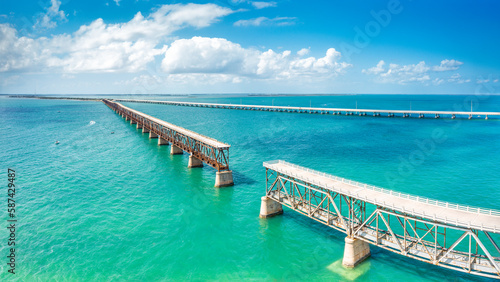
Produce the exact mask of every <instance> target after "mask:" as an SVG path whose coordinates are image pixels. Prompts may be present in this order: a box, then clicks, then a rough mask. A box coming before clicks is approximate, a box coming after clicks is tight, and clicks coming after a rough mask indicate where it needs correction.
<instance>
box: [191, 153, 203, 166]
mask: <svg viewBox="0 0 500 282" xmlns="http://www.w3.org/2000/svg"><path fill="white" fill-rule="evenodd" d="M188 167H189V168H192V167H203V162H202V161H201V160H199V159H198V158H196V157H193V155H191V156H189V162H188Z"/></svg>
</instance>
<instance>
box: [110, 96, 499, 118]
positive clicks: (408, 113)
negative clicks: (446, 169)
mask: <svg viewBox="0 0 500 282" xmlns="http://www.w3.org/2000/svg"><path fill="white" fill-rule="evenodd" d="M114 101H117V102H132V103H149V104H164V105H172V106H187V107H201V108H218V109H232V110H251V111H269V112H288V113H303V114H304V113H305V114H326V115H359V116H386V117H403V118H407V117H418V118H425V117H426V116H427V117H433V118H440V117H447V118H452V119H454V118H456V117H464V118H466V117H467V118H468V119H473V118H484V119H488V117H489V116H496V117H500V112H472V111H470V112H466V111H415V110H378V109H348V108H316V107H314V108H313V107H290V106H264V105H238V104H216V103H197V102H175V101H157V100H136V99H116V100H114Z"/></svg>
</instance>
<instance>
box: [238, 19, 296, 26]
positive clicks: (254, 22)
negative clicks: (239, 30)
mask: <svg viewBox="0 0 500 282" xmlns="http://www.w3.org/2000/svg"><path fill="white" fill-rule="evenodd" d="M296 20H297V18H295V17H276V18H273V19H270V18H267V17H258V18H255V19H249V20H239V21H237V22H235V23H234V26H270V25H277V26H285V25H293V24H295V21H296Z"/></svg>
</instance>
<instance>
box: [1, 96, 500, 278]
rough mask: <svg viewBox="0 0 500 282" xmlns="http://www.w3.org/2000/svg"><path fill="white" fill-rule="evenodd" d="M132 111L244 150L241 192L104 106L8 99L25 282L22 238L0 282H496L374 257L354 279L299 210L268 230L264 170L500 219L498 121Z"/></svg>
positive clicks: (4, 111) (5, 121)
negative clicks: (313, 174) (263, 214)
mask: <svg viewBox="0 0 500 282" xmlns="http://www.w3.org/2000/svg"><path fill="white" fill-rule="evenodd" d="M146 98H147V97H146ZM154 98H155V99H163V98H158V97H154ZM164 99H171V100H179V101H204V102H218V103H233V104H239V103H243V104H266V105H271V104H274V105H291V106H292V105H293V106H309V105H312V106H313V107H314V106H317V107H320V106H321V107H351V108H352V107H354V106H355V105H356V103H357V104H358V107H359V108H379V109H381V108H389V109H409V107H410V104H411V107H412V109H421V110H424V109H433V110H451V109H456V108H457V107H458V108H463V109H464V110H466V111H467V110H470V104H471V100H473V109H474V111H500V97H498V96H477V97H475V96H451V95H449V96H428V95H425V96H416V95H414V96H397V95H353V96H303V97H261V96H255V97H249V96H241V97H240V96H233V97H230V96H216V95H212V96H206V97H200V96H195V97H169V98H164ZM124 104H125V105H126V106H129V107H132V108H134V109H137V110H139V111H142V112H144V113H147V114H150V115H152V116H155V117H157V118H160V119H163V120H166V121H168V122H171V123H174V124H176V125H179V126H182V127H185V128H187V129H190V130H193V131H196V132H199V133H201V134H204V135H207V136H211V137H213V138H216V139H218V140H220V141H222V142H225V143H228V144H231V149H230V168H231V169H232V171H233V177H234V182H235V186H233V187H226V188H221V189H218V188H214V187H213V186H214V181H215V170H214V169H213V168H211V167H208V166H205V167H204V168H196V169H188V168H187V160H188V155H187V154H184V155H178V156H171V155H170V154H169V149H170V147H169V146H157V144H156V142H157V140H156V139H153V140H150V139H149V138H148V135H147V134H142V133H141V132H140V131H139V130H137V129H136V128H135V126H132V125H130V124H129V123H128V122H125V120H124V119H122V118H121V117H120V116H118V115H117V114H115V113H114V112H112V111H111V110H110V109H109V108H108V107H106V106H105V105H104V104H103V103H100V102H83V101H69V100H37V99H10V98H0V132H1V136H2V139H1V142H0V159H1V160H2V162H1V163H2V171H3V172H2V178H3V179H2V183H4V184H5V183H7V168H12V169H15V171H16V174H17V178H16V185H17V187H18V188H17V190H16V195H15V199H16V203H17V205H18V207H17V209H16V213H17V216H18V217H17V219H18V222H17V225H16V226H17V231H16V232H17V233H16V237H17V238H16V244H17V245H16V247H17V251H16V253H17V256H16V274H15V275H11V274H9V273H7V269H8V268H7V265H6V262H7V258H6V255H7V254H8V246H7V236H8V235H9V234H8V231H7V230H6V228H2V229H1V231H0V240H1V241H0V254H1V255H0V257H2V258H3V259H0V272H1V273H0V280H3V281H5V280H9V281H10V280H12V281H130V280H132V281H178V280H186V279H189V280H223V281H234V280H257V281H260V280H266V281H269V280H271V281H275V280H277V281H282V280H286V281H298V280H306V279H307V280H311V281H332V280H334V281H351V280H354V279H355V280H356V281H397V280H401V278H402V277H404V279H405V280H406V281H470V280H473V281H486V279H484V278H480V277H476V276H472V275H467V274H464V273H460V272H455V271H452V270H447V269H443V268H440V267H436V266H432V265H429V264H427V263H424V262H419V261H415V260H412V259H408V258H405V257H403V256H400V255H397V254H393V253H391V252H388V251H385V250H382V249H379V248H376V247H373V246H372V247H371V251H372V256H371V257H370V258H369V259H368V260H366V261H365V262H364V263H363V264H361V265H360V266H359V267H357V268H355V269H354V270H344V269H342V267H341V266H340V265H339V261H340V260H341V259H342V255H343V249H344V237H345V236H344V234H342V233H340V232H337V231H335V230H333V229H331V228H328V227H326V226H323V225H322V224H319V223H316V222H314V221H313V220H310V219H308V218H307V217H304V216H302V215H300V214H298V213H295V212H293V211H291V210H288V209H286V208H285V211H284V214H283V215H282V216H278V217H274V218H271V219H266V220H263V219H259V210H260V197H261V196H263V195H264V194H265V169H264V168H263V166H262V162H264V161H269V160H275V159H283V160H286V161H289V162H292V163H296V164H299V165H302V166H306V167H310V168H313V169H316V170H320V171H324V172H328V173H332V174H335V175H338V176H342V177H346V178H350V179H353V180H356V181H360V182H365V183H369V184H373V185H378V186H381V187H385V188H390V189H393V190H396V191H401V192H405V193H411V194H416V195H421V196H425V197H429V198H434V199H439V200H446V201H450V202H455V203H460V204H466V205H473V206H480V207H485V208H494V209H500V201H499V199H500V189H499V187H500V120H498V119H490V120H487V121H486V120H484V119H473V120H462V119H457V120H449V119H403V118H384V117H377V118H374V117H358V116H331V115H308V114H294V113H273V112H257V111H238V110H224V109H206V108H191V107H179V106H166V105H154V104H140V103H124ZM112 132H114V134H111V133H112ZM436 135H439V136H441V138H438V139H436V138H435V136H436ZM56 140H58V141H59V142H60V143H59V145H56V144H55V141H56ZM416 156H417V157H418V156H419V157H420V158H416ZM5 186H6V185H3V187H5ZM4 189H5V191H4V192H2V203H4V204H2V205H4V206H3V207H1V209H2V210H4V212H3V215H4V216H3V220H4V225H5V226H7V222H6V220H7V213H6V212H5V210H6V208H7V206H6V202H7V196H6V194H7V189H6V188H4Z"/></svg>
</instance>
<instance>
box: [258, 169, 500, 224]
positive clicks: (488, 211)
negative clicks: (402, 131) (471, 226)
mask: <svg viewBox="0 0 500 282" xmlns="http://www.w3.org/2000/svg"><path fill="white" fill-rule="evenodd" d="M277 163H281V164H285V165H287V166H291V167H293V168H296V169H300V170H303V171H307V172H309V173H312V174H315V175H318V176H322V177H326V178H330V179H333V180H335V181H339V182H342V183H346V184H349V185H352V186H356V187H359V188H365V189H370V190H373V191H377V192H382V193H384V194H387V195H391V196H396V197H399V198H403V199H409V200H413V201H417V202H421V203H426V204H429V205H434V206H439V207H444V208H448V209H452V210H460V211H467V212H471V213H478V214H486V215H496V216H500V211H498V210H493V209H485V208H479V207H473V206H466V205H460V204H455V203H450V202H443V201H439V200H434V199H429V198H426V197H421V196H416V195H411V194H406V193H401V192H396V191H393V190H389V189H385V188H381V187H377V186H373V185H369V184H365V183H360V182H357V181H353V180H350V179H345V178H342V177H339V176H335V175H331V174H327V173H324V172H320V171H317V170H313V169H310V168H306V167H302V166H299V165H296V164H292V163H289V162H286V161H283V160H276V161H268V162H264V166H266V165H273V164H277ZM286 173H287V174H290V175H294V173H293V172H291V171H287V172H286ZM308 180H309V181H315V182H316V183H318V184H320V185H321V186H324V187H326V188H328V185H327V184H326V183H323V184H321V183H319V181H317V180H314V179H308ZM353 196H356V195H353ZM380 204H385V203H380ZM427 216H428V215H427Z"/></svg>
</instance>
